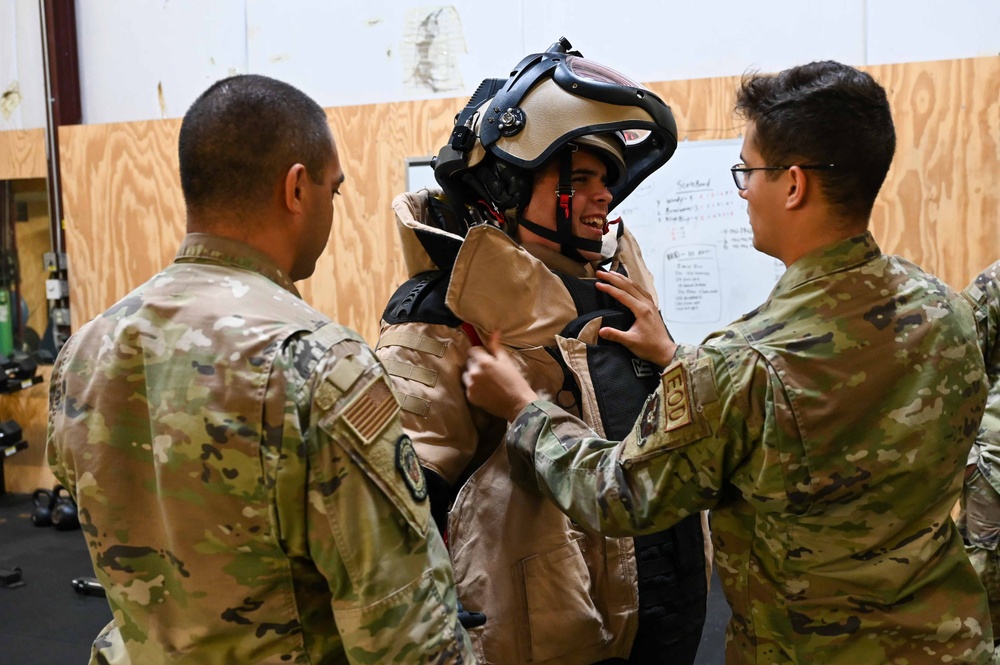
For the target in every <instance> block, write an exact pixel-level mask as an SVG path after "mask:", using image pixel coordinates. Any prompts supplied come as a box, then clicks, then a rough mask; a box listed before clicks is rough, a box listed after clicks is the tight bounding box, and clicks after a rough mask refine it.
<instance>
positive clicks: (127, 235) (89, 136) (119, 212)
mask: <svg viewBox="0 0 1000 665" xmlns="http://www.w3.org/2000/svg"><path fill="white" fill-rule="evenodd" d="M179 128H180V124H179V122H178V121H175V120H165V121H148V122H140V123H125V124H119V125H81V126H74V127H62V128H60V132H59V144H60V155H61V163H62V176H63V204H64V205H63V211H64V217H65V224H66V253H67V256H68V259H69V271H70V273H69V274H70V278H69V279H70V311H71V314H72V325H73V328H74V329H77V328H79V327H80V326H81V325H83V324H84V323H86V322H87V321H88V320H90V319H91V318H93V317H94V316H96V315H97V314H99V313H101V312H102V311H103V310H104V309H106V308H107V307H109V306H110V305H112V304H113V303H114V302H116V301H117V300H118V299H120V298H121V297H122V296H124V295H125V294H127V293H128V292H129V291H131V290H132V289H133V288H135V287H136V286H138V285H139V284H141V283H142V282H144V281H145V280H147V279H149V278H150V277H152V276H153V275H154V274H156V272H157V271H158V270H159V269H160V268H161V267H163V266H164V265H166V264H167V263H168V262H169V261H170V260H171V259H172V258H173V256H174V253H175V252H176V251H177V247H178V245H179V244H180V241H181V238H182V237H183V235H184V204H183V196H182V194H181V191H180V178H179V176H178V175H177V133H178V131H179Z"/></svg>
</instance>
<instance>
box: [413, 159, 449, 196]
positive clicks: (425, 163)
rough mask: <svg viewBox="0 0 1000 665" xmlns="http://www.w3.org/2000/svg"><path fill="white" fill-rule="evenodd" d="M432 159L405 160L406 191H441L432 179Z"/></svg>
mask: <svg viewBox="0 0 1000 665" xmlns="http://www.w3.org/2000/svg"><path fill="white" fill-rule="evenodd" d="M432 159H433V157H407V158H406V191H408V192H419V191H420V190H421V189H441V185H439V184H437V180H435V179H434V169H433V167H432V165H431V160H432Z"/></svg>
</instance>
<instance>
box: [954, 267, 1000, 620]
mask: <svg viewBox="0 0 1000 665" xmlns="http://www.w3.org/2000/svg"><path fill="white" fill-rule="evenodd" d="M964 293H965V295H966V297H968V299H969V300H970V301H972V303H973V306H974V308H975V313H976V327H977V329H978V331H979V347H980V349H981V350H982V352H983V359H984V360H985V361H986V376H987V381H988V384H989V396H988V397H987V398H986V413H985V415H984V416H983V422H982V424H981V425H980V426H979V436H978V437H976V443H975V445H973V446H972V450H971V451H970V452H969V466H968V468H967V470H966V479H965V488H964V492H963V496H962V499H963V506H962V508H963V510H962V514H961V517H960V518H959V524H958V526H959V529H961V530H962V535H963V537H964V538H965V550H966V552H967V553H968V555H969V559H971V560H972V565H973V566H975V568H976V572H978V573H979V577H980V579H982V581H983V584H984V585H985V586H986V591H987V593H988V595H989V598H990V614H991V616H992V617H993V637H994V640H996V639H1000V555H998V552H997V545H998V544H1000V261H997V262H996V263H994V264H993V265H991V266H990V267H989V268H987V269H986V270H984V271H983V272H982V273H980V274H979V276H978V277H976V279H974V280H973V281H972V283H971V284H969V286H967V287H966V289H965V291H964Z"/></svg>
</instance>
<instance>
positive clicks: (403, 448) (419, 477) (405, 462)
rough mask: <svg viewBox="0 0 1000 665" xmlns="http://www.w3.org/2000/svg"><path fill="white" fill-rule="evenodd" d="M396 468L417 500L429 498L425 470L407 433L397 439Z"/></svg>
mask: <svg viewBox="0 0 1000 665" xmlns="http://www.w3.org/2000/svg"><path fill="white" fill-rule="evenodd" d="M396 468H397V469H399V473H400V475H401V476H403V482H404V483H406V488H407V489H408V490H410V494H411V495H413V498H414V499H415V500H416V501H418V502H419V501H423V500H424V499H426V498H427V480H426V479H425V478H424V470H423V469H421V468H420V460H419V459H417V451H416V450H414V449H413V441H411V440H410V437H409V436H407V435H406V434H403V435H401V436H400V437H399V438H398V439H396Z"/></svg>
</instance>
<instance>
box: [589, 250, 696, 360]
mask: <svg viewBox="0 0 1000 665" xmlns="http://www.w3.org/2000/svg"><path fill="white" fill-rule="evenodd" d="M597 276H598V277H599V278H600V279H601V280H603V281H598V282H597V288H598V289H600V290H601V291H604V292H605V293H607V294H610V295H611V296H612V297H613V298H614V299H615V300H617V301H618V302H620V303H621V304H623V305H625V306H626V307H628V308H629V309H630V310H632V314H634V315H635V323H633V324H632V327H631V328H629V329H628V330H625V331H622V330H617V329H615V328H601V330H600V332H598V334H599V335H600V336H601V337H602V338H604V339H606V340H608V341H610V342H618V343H619V344H621V345H623V346H625V347H626V348H628V350H629V351H631V352H632V353H634V354H635V355H636V356H638V357H639V358H642V359H643V360H648V361H650V362H652V363H656V364H657V365H659V366H660V367H666V366H667V365H669V364H670V362H671V361H672V360H673V359H674V353H675V352H676V351H677V344H676V343H674V340H673V338H672V337H671V336H670V333H669V332H667V326H666V325H665V324H664V323H663V318H662V317H661V316H660V312H659V310H657V309H656V303H654V302H653V296H651V295H649V294H648V293H646V291H644V290H643V289H641V288H639V286H638V285H637V284H636V283H635V282H633V281H632V280H631V279H629V278H628V277H625V276H624V275H619V274H618V273H616V272H608V271H606V270H598V271H597Z"/></svg>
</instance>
